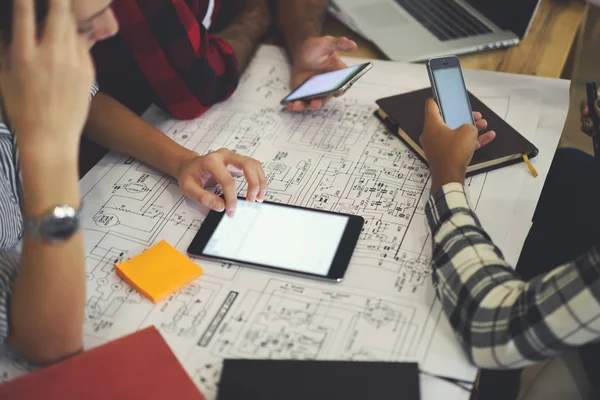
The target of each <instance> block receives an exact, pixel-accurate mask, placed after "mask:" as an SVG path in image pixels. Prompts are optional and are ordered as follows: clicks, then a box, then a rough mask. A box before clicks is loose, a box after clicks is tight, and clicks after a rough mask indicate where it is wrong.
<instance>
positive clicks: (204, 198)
mask: <svg viewBox="0 0 600 400" xmlns="http://www.w3.org/2000/svg"><path fill="white" fill-rule="evenodd" d="M181 189H182V191H183V192H184V194H185V195H186V196H188V197H189V198H191V199H192V200H194V201H196V202H197V203H199V204H202V205H203V206H204V207H207V208H209V209H211V210H214V211H216V212H223V211H224V210H225V202H224V201H223V199H221V198H220V197H219V196H217V195H216V194H214V193H211V192H209V191H207V190H204V189H203V188H202V186H201V185H199V184H198V183H197V182H196V181H195V180H194V178H193V177H192V176H189V177H188V178H186V180H185V181H184V182H181Z"/></svg>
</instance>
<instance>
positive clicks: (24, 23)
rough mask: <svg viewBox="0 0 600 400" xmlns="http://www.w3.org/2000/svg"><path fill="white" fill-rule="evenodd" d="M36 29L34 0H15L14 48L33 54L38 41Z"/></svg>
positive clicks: (16, 50) (17, 50)
mask: <svg viewBox="0 0 600 400" xmlns="http://www.w3.org/2000/svg"><path fill="white" fill-rule="evenodd" d="M35 29H36V26H35V5H34V0H14V5H13V31H12V46H11V48H12V50H13V51H15V52H20V53H22V54H31V51H33V49H34V48H35V42H36V40H35Z"/></svg>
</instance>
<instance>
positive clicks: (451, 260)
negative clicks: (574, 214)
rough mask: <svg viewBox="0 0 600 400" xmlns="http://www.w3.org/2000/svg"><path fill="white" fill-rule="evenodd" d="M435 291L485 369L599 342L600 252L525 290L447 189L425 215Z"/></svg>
mask: <svg viewBox="0 0 600 400" xmlns="http://www.w3.org/2000/svg"><path fill="white" fill-rule="evenodd" d="M426 214H427V218H428V221H429V226H430V228H431V231H432V236H433V270H434V273H433V279H434V284H435V286H436V291H437V294H438V296H439V297H440V300H441V302H442V305H443V309H444V311H445V313H446V315H447V316H448V318H449V320H450V323H451V325H452V327H453V328H454V330H455V332H456V334H457V335H458V337H459V340H461V342H462V343H463V345H464V347H465V349H466V350H467V352H468V353H469V356H470V358H471V360H472V361H473V362H474V363H475V364H476V365H477V366H479V367H482V368H517V367H522V366H525V365H528V364H531V363H534V362H537V361H540V360H543V359H546V358H549V357H552V356H554V355H556V354H559V353H561V352H564V351H567V350H569V349H571V348H574V347H578V346H581V345H583V344H585V343H588V342H592V341H596V340H598V339H600V246H595V247H593V248H592V249H591V250H590V251H589V252H588V253H587V254H585V255H583V256H582V257H580V258H579V259H577V260H574V261H573V262H571V263H568V264H565V265H563V266H560V267H558V268H555V269H554V270H552V271H551V272H549V273H548V274H545V275H541V276H539V277H537V278H535V279H533V280H531V281H529V282H524V281H523V280H521V278H520V277H519V276H518V275H517V273H516V272H515V271H514V270H513V268H511V267H510V266H509V265H508V264H507V262H506V261H505V260H504V257H503V256H502V253H501V251H500V250H499V249H498V248H497V247H496V246H495V245H494V244H493V243H492V241H491V239H490V238H489V236H488V235H487V234H486V232H485V231H484V230H483V228H482V227H481V224H480V222H479V220H478V219H477V216H476V215H475V213H474V212H473V211H472V209H471V207H470V205H469V201H468V199H467V196H466V194H465V191H464V188H463V186H462V185H460V184H449V185H446V186H444V187H443V188H441V189H440V190H439V191H437V192H436V193H435V194H433V195H432V196H431V198H430V200H429V203H428V204H427V207H426Z"/></svg>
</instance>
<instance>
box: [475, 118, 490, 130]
mask: <svg viewBox="0 0 600 400" xmlns="http://www.w3.org/2000/svg"><path fill="white" fill-rule="evenodd" d="M475 126H476V127H477V130H478V131H479V132H482V131H485V130H486V129H487V127H488V122H487V121H486V120H485V119H478V120H477V119H476V120H475Z"/></svg>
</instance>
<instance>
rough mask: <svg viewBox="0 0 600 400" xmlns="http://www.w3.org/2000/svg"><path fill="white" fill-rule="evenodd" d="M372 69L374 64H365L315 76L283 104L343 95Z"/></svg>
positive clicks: (283, 101) (282, 102)
mask: <svg viewBox="0 0 600 400" xmlns="http://www.w3.org/2000/svg"><path fill="white" fill-rule="evenodd" d="M372 67H373V63H365V64H360V65H355V66H352V67H348V68H343V69H340V70H337V71H332V72H325V73H324V74H320V75H315V76H313V77H311V78H308V79H307V80H306V81H305V82H304V83H303V84H302V85H300V86H299V87H298V88H297V89H296V90H294V91H293V92H292V93H290V94H289V95H287V96H286V98H285V99H283V100H281V104H282V105H286V104H288V103H292V102H294V101H310V100H313V99H321V98H325V97H329V96H335V95H340V94H343V93H344V92H345V91H347V90H348V89H350V88H351V87H352V85H354V83H355V82H356V81H357V80H359V79H360V78H361V77H362V76H363V75H364V74H366V73H367V71H369V70H370V69H371V68H372Z"/></svg>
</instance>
